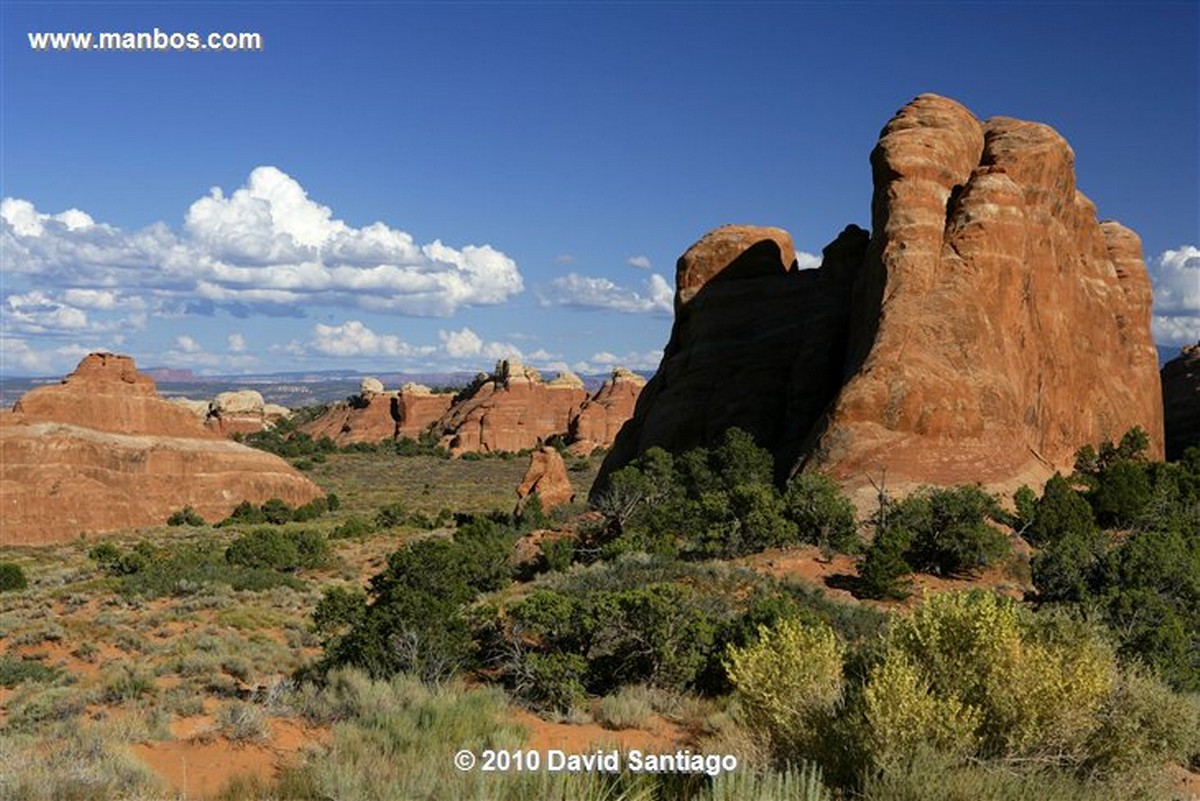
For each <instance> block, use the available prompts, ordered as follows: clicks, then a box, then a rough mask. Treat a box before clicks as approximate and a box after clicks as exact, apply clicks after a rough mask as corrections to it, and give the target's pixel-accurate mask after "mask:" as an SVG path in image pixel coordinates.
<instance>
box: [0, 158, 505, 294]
mask: <svg viewBox="0 0 1200 801" xmlns="http://www.w3.org/2000/svg"><path fill="white" fill-rule="evenodd" d="M0 248H2V250H3V253H4V268H5V270H6V271H7V272H9V274H10V275H13V276H27V277H28V278H29V280H31V281H33V280H36V282H37V285H38V286H39V287H51V288H58V289H62V290H65V291H67V292H72V293H75V295H74V297H75V298H76V300H77V301H78V303H77V306H78V307H79V308H89V309H103V308H109V307H108V306H105V305H104V304H105V303H109V302H111V303H113V304H115V303H116V302H117V299H118V290H120V291H121V292H122V293H124V294H125V295H129V296H133V297H136V298H138V299H139V300H140V301H141V302H142V303H143V305H147V304H157V305H158V306H162V307H169V305H170V304H171V302H172V301H174V302H176V303H180V302H183V301H190V300H191V299H193V298H196V297H199V298H200V299H202V300H204V301H208V302H211V303H214V304H218V305H223V306H226V307H229V308H231V309H234V308H239V307H240V308H243V309H244V308H246V307H249V308H251V309H253V310H255V311H262V310H264V308H266V309H268V310H269V308H270V307H273V306H274V307H280V306H283V307H287V308H288V309H289V310H290V309H293V308H295V307H296V306H297V305H301V304H302V305H305V306H313V305H332V306H349V307H355V306H357V307H360V308H363V309H369V310H372V311H389V312H395V313H400V314H407V315H413V316H448V315H450V314H453V313H454V312H456V311H457V310H458V309H460V308H462V307H464V306H472V305H487V304H497V303H502V302H504V301H505V300H507V299H508V298H510V297H511V296H513V295H515V294H517V293H519V292H521V291H522V290H523V289H524V284H523V279H522V276H521V273H520V271H519V270H518V268H517V265H516V263H515V262H514V261H513V260H512V259H510V258H509V257H508V256H506V255H505V254H504V253H502V252H500V251H498V250H496V249H495V248H493V247H491V246H490V245H478V246H476V245H467V246H465V247H461V248H456V247H451V246H449V245H446V244H444V243H443V242H442V241H441V240H434V241H432V242H430V243H428V244H424V245H421V244H418V243H417V242H416V241H414V239H413V237H412V236H411V235H410V234H408V233H406V232H404V231H401V230H398V229H394V228H391V227H389V226H388V225H386V224H384V223H381V222H376V223H373V224H371V225H368V226H365V227H362V228H354V227H352V226H350V225H348V224H347V223H345V222H343V221H342V220H339V219H337V218H335V217H334V215H333V211H332V210H331V209H330V208H329V207H327V206H324V205H321V204H320V203H317V202H315V201H313V200H312V199H310V198H309V197H308V195H307V193H306V192H305V191H304V188H303V187H302V186H301V185H300V184H299V182H297V181H296V180H295V179H294V178H292V177H291V176H289V175H287V174H286V173H284V172H282V171H281V170H279V169H277V168H275V167H258V168H256V169H255V170H254V171H253V172H251V174H250V176H249V178H248V179H247V181H246V185H245V186H243V187H241V188H239V189H237V190H235V191H234V192H233V193H232V194H229V195H226V194H225V193H224V192H223V191H222V190H221V189H220V188H214V189H212V190H211V192H210V193H209V194H208V195H207V196H206V197H202V198H200V199H198V200H197V201H195V202H194V203H193V204H192V205H191V207H190V208H189V209H188V210H187V212H186V214H185V215H184V224H183V228H182V231H181V232H179V233H176V232H175V231H173V230H172V229H171V228H169V227H168V226H167V225H166V224H164V223H161V222H160V223H156V224H154V225H151V226H149V227H147V228H143V229H141V230H138V231H125V230H122V229H121V228H118V227H115V226H112V225H107V224H104V223H98V222H96V221H95V220H93V219H92V218H91V217H90V216H89V215H87V214H86V213H84V212H82V211H79V210H77V209H71V210H69V211H66V212H63V213H61V214H46V213H43V212H40V211H38V210H37V209H36V208H35V207H34V206H33V204H32V203H30V202H29V201H26V200H21V199H19V198H5V199H4V200H3V201H2V202H0Z"/></svg>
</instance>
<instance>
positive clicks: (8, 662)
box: [0, 654, 61, 689]
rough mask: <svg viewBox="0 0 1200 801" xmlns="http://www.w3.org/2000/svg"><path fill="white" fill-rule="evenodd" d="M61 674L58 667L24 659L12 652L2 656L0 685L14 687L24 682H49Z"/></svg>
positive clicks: (0, 657) (0, 659)
mask: <svg viewBox="0 0 1200 801" xmlns="http://www.w3.org/2000/svg"><path fill="white" fill-rule="evenodd" d="M60 675H61V671H59V670H58V669H57V668H52V667H48V666H46V665H44V664H42V663H41V662H39V661H38V660H36V659H22V658H20V657H17V656H14V655H12V654H4V655H2V656H0V687H7V688H9V689H12V688H13V687H16V686H17V685H18V684H21V683H23V682H27V681H28V682H34V683H38V684H47V683H49V682H52V681H54V680H55V679H56V678H58V677H59V676H60Z"/></svg>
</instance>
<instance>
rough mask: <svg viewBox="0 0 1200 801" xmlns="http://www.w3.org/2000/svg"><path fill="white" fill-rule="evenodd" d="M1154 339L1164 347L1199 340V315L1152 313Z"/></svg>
mask: <svg viewBox="0 0 1200 801" xmlns="http://www.w3.org/2000/svg"><path fill="white" fill-rule="evenodd" d="M1153 331H1154V341H1155V342H1156V343H1158V344H1159V345H1163V346H1165V347H1182V346H1184V345H1195V344H1196V343H1197V342H1200V316H1184V315H1180V316H1178V317H1172V316H1169V315H1163V314H1156V315H1154V323H1153Z"/></svg>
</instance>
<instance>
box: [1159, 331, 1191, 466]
mask: <svg viewBox="0 0 1200 801" xmlns="http://www.w3.org/2000/svg"><path fill="white" fill-rule="evenodd" d="M1161 376H1162V393H1163V413H1164V418H1165V419H1164V427H1165V430H1166V453H1167V458H1168V459H1179V458H1181V457H1182V456H1183V452H1184V451H1185V450H1187V449H1188V448H1190V447H1192V446H1200V342H1198V343H1196V344H1195V345H1188V346H1186V347H1185V348H1184V349H1183V350H1182V351H1181V352H1180V354H1179V355H1178V356H1176V357H1175V358H1174V359H1172V360H1171V361H1169V362H1167V363H1166V364H1165V365H1163V368H1162V373H1161Z"/></svg>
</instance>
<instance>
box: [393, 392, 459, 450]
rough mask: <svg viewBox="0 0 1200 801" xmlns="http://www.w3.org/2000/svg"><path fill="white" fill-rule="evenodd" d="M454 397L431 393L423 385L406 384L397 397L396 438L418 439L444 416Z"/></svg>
mask: <svg viewBox="0 0 1200 801" xmlns="http://www.w3.org/2000/svg"><path fill="white" fill-rule="evenodd" d="M453 401H454V396H453V395H451V394H449V393H445V392H439V393H434V392H431V391H430V389H429V387H427V386H424V385H422V384H412V383H409V384H405V385H404V386H402V387H400V392H399V394H397V396H396V416H397V422H396V436H397V437H407V438H408V439H418V438H420V436H421V434H423V433H424V432H425V430H426V429H428V428H429V427H430V426H431V425H433V424H434V423H435V422H437V420H438V419H439V418H440V417H441V416H442V415H444V414H445V413H446V412H447V411H448V410H449V409H450V404H451V403H453Z"/></svg>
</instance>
